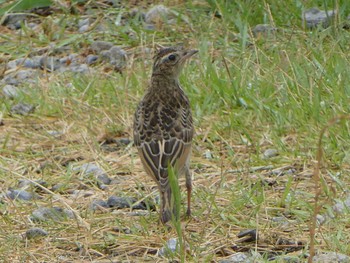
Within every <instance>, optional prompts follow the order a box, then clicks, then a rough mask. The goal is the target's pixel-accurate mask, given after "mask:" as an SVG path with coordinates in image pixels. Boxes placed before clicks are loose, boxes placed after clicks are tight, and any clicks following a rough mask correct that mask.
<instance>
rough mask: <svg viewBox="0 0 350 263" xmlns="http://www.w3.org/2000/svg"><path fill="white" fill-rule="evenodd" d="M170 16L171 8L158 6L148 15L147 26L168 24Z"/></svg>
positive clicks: (149, 11) (146, 16) (146, 17)
mask: <svg viewBox="0 0 350 263" xmlns="http://www.w3.org/2000/svg"><path fill="white" fill-rule="evenodd" d="M170 14H171V12H170V9H169V8H167V7H165V6H164V5H156V6H154V7H152V8H151V9H150V10H148V12H147V13H146V15H145V22H146V23H147V24H159V23H161V22H167V21H168V19H169V15H170Z"/></svg>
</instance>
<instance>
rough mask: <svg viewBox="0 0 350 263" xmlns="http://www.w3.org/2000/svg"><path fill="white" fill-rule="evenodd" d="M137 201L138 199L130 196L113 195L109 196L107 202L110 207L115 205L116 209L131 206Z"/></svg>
mask: <svg viewBox="0 0 350 263" xmlns="http://www.w3.org/2000/svg"><path fill="white" fill-rule="evenodd" d="M135 202H136V199H134V198H130V197H119V196H115V195H112V196H111V197H109V198H108V200H107V204H108V206H109V207H113V208H116V209H122V208H130V207H131V206H132V204H133V203H135Z"/></svg>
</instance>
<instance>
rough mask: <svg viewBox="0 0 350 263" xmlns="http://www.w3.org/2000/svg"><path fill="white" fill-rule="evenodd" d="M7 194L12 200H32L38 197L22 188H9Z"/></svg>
mask: <svg viewBox="0 0 350 263" xmlns="http://www.w3.org/2000/svg"><path fill="white" fill-rule="evenodd" d="M6 196H7V197H8V198H10V199H11V200H24V201H30V200H33V199H35V198H36V196H35V195H34V194H32V193H30V192H28V191H26V190H22V189H16V190H9V191H7V192H6Z"/></svg>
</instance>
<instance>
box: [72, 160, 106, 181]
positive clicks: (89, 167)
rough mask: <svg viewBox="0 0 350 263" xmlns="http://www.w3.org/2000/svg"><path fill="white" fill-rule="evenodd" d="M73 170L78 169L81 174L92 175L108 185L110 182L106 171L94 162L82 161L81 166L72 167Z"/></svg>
mask: <svg viewBox="0 0 350 263" xmlns="http://www.w3.org/2000/svg"><path fill="white" fill-rule="evenodd" d="M73 171H76V172H78V171H80V172H82V174H83V175H93V176H94V177H95V178H96V179H97V181H99V182H100V183H102V184H107V185H109V184H110V183H111V179H110V178H109V177H108V175H107V174H106V172H105V171H104V170H103V169H101V168H100V167H98V166H97V165H96V164H94V163H84V164H83V165H82V166H79V167H75V168H73Z"/></svg>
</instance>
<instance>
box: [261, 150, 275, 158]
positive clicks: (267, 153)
mask: <svg viewBox="0 0 350 263" xmlns="http://www.w3.org/2000/svg"><path fill="white" fill-rule="evenodd" d="M277 155H278V151H277V150H276V149H267V150H265V151H264V153H263V158H264V159H270V158H272V157H276V156H277Z"/></svg>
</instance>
